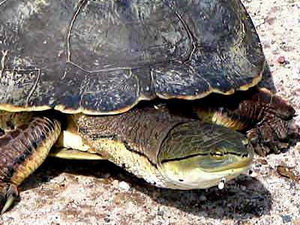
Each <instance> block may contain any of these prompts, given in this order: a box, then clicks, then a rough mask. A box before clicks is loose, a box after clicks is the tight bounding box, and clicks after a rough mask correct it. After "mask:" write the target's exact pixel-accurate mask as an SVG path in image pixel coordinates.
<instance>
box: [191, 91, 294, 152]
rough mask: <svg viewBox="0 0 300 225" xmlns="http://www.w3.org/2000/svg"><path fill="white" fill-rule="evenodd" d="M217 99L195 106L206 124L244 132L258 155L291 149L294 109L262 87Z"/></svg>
mask: <svg viewBox="0 0 300 225" xmlns="http://www.w3.org/2000/svg"><path fill="white" fill-rule="evenodd" d="M226 98H227V99H226ZM220 99H221V100H220ZM220 99H214V101H215V102H217V103H215V104H214V105H213V107H205V108H203V107H195V111H196V112H197V114H198V115H199V117H200V118H202V119H204V120H205V121H206V122H211V123H216V124H219V125H223V126H226V127H229V128H231V129H234V130H238V131H245V132H246V133H247V136H248V139H249V140H250V141H251V143H252V144H253V146H254V148H255V150H256V152H257V153H258V154H259V155H262V156H264V155H266V154H268V153H269V152H271V151H273V152H275V153H279V152H281V151H282V150H283V149H286V148H288V147H289V146H290V141H291V140H292V139H293V137H294V134H295V133H296V130H295V125H294V121H293V116H294V115H295V110H294V108H293V107H292V106H290V105H289V104H288V103H287V102H286V101H285V100H283V99H282V98H281V97H279V96H277V95H275V94H273V93H272V92H270V91H269V90H267V89H265V88H253V89H251V90H249V91H247V92H245V93H238V94H237V95H234V96H228V97H227V96H221V97H220Z"/></svg>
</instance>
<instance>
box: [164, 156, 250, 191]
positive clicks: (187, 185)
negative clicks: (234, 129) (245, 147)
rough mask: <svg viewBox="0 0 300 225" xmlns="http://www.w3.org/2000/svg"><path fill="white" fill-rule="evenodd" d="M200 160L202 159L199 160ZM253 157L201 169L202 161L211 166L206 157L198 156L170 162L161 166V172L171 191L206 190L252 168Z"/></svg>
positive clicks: (236, 159) (238, 158) (236, 158)
mask: <svg viewBox="0 0 300 225" xmlns="http://www.w3.org/2000/svg"><path fill="white" fill-rule="evenodd" d="M201 157H202V158H201ZM199 158H200V159H199ZM252 159H253V157H252V156H249V157H243V158H242V157H238V156H232V159H230V160H228V161H227V160H226V161H227V162H228V163H225V162H223V163H220V164H218V163H213V162H211V164H210V165H211V167H210V168H204V167H201V166H200V165H201V163H199V162H201V161H203V163H205V164H209V161H210V160H209V159H208V158H207V157H206V156H205V157H203V156H197V157H193V158H189V159H184V160H180V161H169V162H165V163H162V164H161V165H160V168H159V169H160V172H161V174H162V176H164V178H165V180H166V181H168V182H167V183H168V185H169V186H168V188H171V189H181V190H190V189H205V188H210V187H213V186H217V185H219V184H220V182H224V181H228V180H231V179H233V178H235V177H237V176H238V175H240V174H241V173H243V172H245V171H246V170H248V169H249V167H250V166H251V162H252Z"/></svg>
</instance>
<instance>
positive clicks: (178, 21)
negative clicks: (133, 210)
mask: <svg viewBox="0 0 300 225" xmlns="http://www.w3.org/2000/svg"><path fill="white" fill-rule="evenodd" d="M0 12H1V13H0V109H1V110H2V111H1V114H0V127H1V129H0V133H1V134H0V135H1V137H0V157H1V158H0V209H1V210H2V212H4V211H5V210H7V209H8V207H9V206H10V205H11V203H12V201H13V199H14V198H15V196H16V195H17V193H18V192H17V186H18V185H20V184H21V182H22V181H23V180H24V179H25V178H26V177H27V176H28V175H29V174H30V173H31V172H33V171H34V170H35V169H36V168H37V167H38V166H39V165H40V164H41V163H42V162H43V161H44V159H45V158H46V156H47V155H48V154H49V151H50V149H51V147H52V146H53V145H55V146H56V148H55V149H56V151H53V152H52V153H51V154H52V155H54V156H57V157H63V158H87V159H108V160H111V161H113V162H114V163H116V164H118V165H120V166H123V167H124V168H125V169H126V170H128V171H130V172H132V173H134V174H136V175H137V176H139V177H142V178H144V179H145V180H146V181H148V182H150V183H152V184H154V185H157V186H160V187H166V188H174V189H194V188H208V187H211V186H214V185H217V184H218V183H219V182H220V180H222V179H223V178H225V179H232V178H234V177H236V176H237V175H239V174H240V173H241V172H243V171H245V170H246V169H247V168H248V167H249V165H250V163H251V161H252V157H253V150H252V147H251V146H252V145H251V144H250V143H248V141H247V140H248V139H247V138H246V137H244V135H243V134H240V133H238V132H237V131H234V129H236V130H249V132H248V138H249V139H250V140H251V141H252V143H253V144H254V147H255V148H256V149H257V150H258V151H260V152H264V149H266V148H267V147H268V148H273V149H280V148H281V147H282V146H283V143H282V142H283V140H284V139H286V137H287V135H288V129H289V127H290V124H289V120H290V119H291V117H292V116H293V114H294V110H293V109H292V107H290V106H289V105H288V104H287V103H285V102H284V101H283V100H281V99H280V98H279V97H276V96H275V95H273V94H271V93H270V92H268V91H267V90H259V89H256V88H254V89H252V90H251V91H248V92H245V93H246V94H241V93H239V94H237V95H235V96H237V97H232V98H230V96H228V95H231V94H233V93H235V92H236V91H246V90H248V89H249V88H251V87H254V86H256V85H257V84H258V82H259V81H260V80H261V77H262V71H263V68H264V64H265V58H264V55H263V52H262V48H261V45H260V42H259V38H258V36H257V34H256V31H255V29H254V26H253V24H252V22H251V19H250V17H249V15H248V14H247V12H246V11H245V8H244V7H243V5H242V3H241V2H240V1H239V0H210V1H206V0H194V1H191V0H181V1H175V0H144V1H140V0H139V1H137V0H131V1H128V0H105V1H100V0H96V1H89V0H76V1H75V0H70V1H60V0H43V1H40V0H39V1H38V0H22V1H21V0H2V1H0ZM211 93H214V94H211ZM209 94H210V95H209ZM208 95H209V96H208ZM213 95H214V96H213ZM223 95H227V98H226V96H225V97H224V96H223ZM206 96H208V97H206ZM221 96H223V97H221ZM204 97H205V98H204ZM154 99H163V100H164V101H163V102H159V101H158V100H156V101H157V102H158V106H153V104H152V102H154V101H151V102H149V101H148V103H145V102H147V101H143V102H144V103H143V104H142V105H137V103H138V102H140V101H141V100H154ZM167 99H180V100H172V101H171V100H167ZM197 99H203V100H197ZM212 99H213V100H212ZM220 99H222V100H220ZM166 100H167V101H166ZM187 100H194V101H187ZM212 101H213V102H212ZM216 101H218V102H219V103H225V104H223V105H216V104H214V105H212V104H211V103H216ZM186 102H189V103H186ZM162 104H163V105H162ZM133 107H134V108H133ZM132 108H133V109H132ZM189 109H191V110H189ZM25 111H26V112H25ZM195 115H198V116H199V117H200V120H202V121H200V120H199V118H198V119H196V118H195ZM205 122H211V123H205ZM216 124H220V125H223V126H220V125H216ZM55 143H56V144H55Z"/></svg>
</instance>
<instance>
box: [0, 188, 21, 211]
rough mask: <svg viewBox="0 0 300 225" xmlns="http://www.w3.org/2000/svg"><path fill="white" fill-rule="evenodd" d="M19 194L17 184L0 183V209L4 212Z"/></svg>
mask: <svg viewBox="0 0 300 225" xmlns="http://www.w3.org/2000/svg"><path fill="white" fill-rule="evenodd" d="M18 196H19V192H18V189H17V186H16V185H14V184H10V183H0V210H1V213H0V214H3V213H5V212H6V211H7V210H8V209H9V208H10V207H11V206H12V205H13V203H14V201H15V199H16V198H17V197H18Z"/></svg>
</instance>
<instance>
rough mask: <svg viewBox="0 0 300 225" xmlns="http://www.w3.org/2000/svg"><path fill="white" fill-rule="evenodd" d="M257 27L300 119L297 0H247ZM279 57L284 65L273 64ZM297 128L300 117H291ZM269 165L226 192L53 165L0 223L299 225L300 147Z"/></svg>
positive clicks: (105, 168) (102, 167)
mask: <svg viewBox="0 0 300 225" xmlns="http://www.w3.org/2000/svg"><path fill="white" fill-rule="evenodd" d="M244 3H245V5H246V7H247V8H248V10H249V12H250V14H251V15H252V18H253V20H254V23H255V24H256V26H257V29H258V32H259V34H260V37H261V41H262V43H263V46H264V50H265V53H266V57H267V60H268V63H269V66H270V71H271V73H272V78H273V80H274V83H275V86H276V88H277V90H278V92H279V94H280V95H281V96H283V97H285V98H287V99H288V100H289V101H290V102H291V103H292V104H293V106H294V107H295V108H296V109H297V112H298V114H299V115H300V1H299V0H281V1H277V0H244ZM280 56H284V57H285V59H286V61H287V62H286V63H284V64H280V63H278V60H277V59H278V58H279V57H280ZM296 121H297V123H298V124H299V125H300V116H298V117H296ZM265 159H266V161H264V160H262V159H260V158H259V157H257V159H256V161H255V163H254V165H253V170H254V173H253V175H252V177H250V176H242V177H241V178H239V179H237V180H236V181H235V182H233V183H231V184H227V185H226V187H225V189H224V190H222V191H220V190H217V189H215V188H213V189H209V190H206V191H203V190H199V191H170V190H162V189H157V188H154V187H151V186H149V185H147V184H145V183H144V182H143V181H141V180H138V179H136V178H134V177H133V176H131V175H129V174H127V173H125V172H124V171H122V170H120V169H118V168H116V167H115V166H113V165H112V164H110V163H108V162H78V161H77V162H74V161H72V162H71V161H64V160H56V159H50V160H48V161H47V162H46V163H45V164H43V166H42V167H41V168H40V169H39V170H38V171H37V172H36V173H34V174H33V175H32V176H31V177H30V178H29V179H28V180H27V181H26V182H25V183H24V184H23V185H22V186H21V188H20V189H21V201H20V202H18V203H17V204H16V205H15V206H14V208H13V209H12V210H10V211H9V212H7V213H6V214H5V215H3V216H2V217H1V218H0V224H7V225H8V224H9V225H13V224H39V225H42V224H124V225H125V224H174V225H175V224H176V225H177V224H178V225H179V224H182V225H188V224H213V225H218V224H272V225H276V224H294V225H299V224H300V184H299V182H298V183H297V182H295V181H292V180H290V179H287V178H283V177H281V176H279V175H278V174H277V172H276V170H275V168H276V166H277V165H281V164H287V165H288V166H291V167H295V169H294V170H295V172H296V173H298V174H300V145H299V143H298V145H297V146H296V147H294V148H291V149H290V150H289V151H288V152H286V153H284V154H280V155H270V156H268V157H267V158H265Z"/></svg>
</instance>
